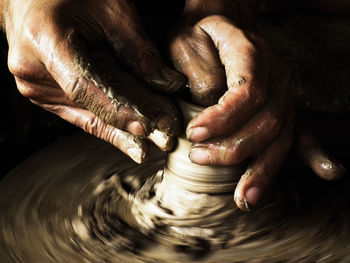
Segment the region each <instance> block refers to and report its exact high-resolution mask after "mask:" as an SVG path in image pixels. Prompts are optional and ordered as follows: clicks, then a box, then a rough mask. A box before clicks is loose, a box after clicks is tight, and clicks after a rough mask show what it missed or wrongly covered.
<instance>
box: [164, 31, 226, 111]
mask: <svg viewBox="0 0 350 263" xmlns="http://www.w3.org/2000/svg"><path fill="white" fill-rule="evenodd" d="M175 34H176V36H173V37H172V39H171V41H170V42H171V45H170V53H171V58H172V61H173V64H174V66H175V68H176V69H177V70H179V71H180V72H182V73H183V74H184V75H185V76H186V77H187V79H188V83H189V89H190V91H191V94H192V101H193V102H194V103H196V104H199V105H205V106H209V105H212V104H214V103H217V101H218V99H219V98H220V97H221V96H222V94H223V93H224V92H225V91H226V89H227V86H226V76H225V71H224V68H223V66H222V64H221V61H220V58H219V55H218V52H217V49H216V47H215V46H214V44H213V42H212V40H211V39H210V37H209V36H208V35H207V34H206V33H205V32H204V31H203V30H198V28H197V30H193V31H191V32H180V33H179V32H177V33H174V35H175Z"/></svg>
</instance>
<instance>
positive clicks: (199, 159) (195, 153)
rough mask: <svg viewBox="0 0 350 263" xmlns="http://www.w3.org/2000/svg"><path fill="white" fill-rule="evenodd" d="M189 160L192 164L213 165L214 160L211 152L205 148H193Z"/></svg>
mask: <svg viewBox="0 0 350 263" xmlns="http://www.w3.org/2000/svg"><path fill="white" fill-rule="evenodd" d="M189 158H190V160H191V161H192V162H194V163H197V164H211V163H212V159H211V155H210V152H209V151H208V150H207V149H203V148H192V150H191V151H190V155H189Z"/></svg>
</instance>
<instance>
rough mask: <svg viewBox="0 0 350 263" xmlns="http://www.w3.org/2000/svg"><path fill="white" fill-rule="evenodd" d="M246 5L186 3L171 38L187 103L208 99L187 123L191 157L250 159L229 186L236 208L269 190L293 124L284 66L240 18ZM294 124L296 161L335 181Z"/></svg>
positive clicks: (317, 148)
mask: <svg viewBox="0 0 350 263" xmlns="http://www.w3.org/2000/svg"><path fill="white" fill-rule="evenodd" d="M203 2H205V3H206V4H204V3H203ZM219 2H220V3H221V4H222V5H220V3H219ZM234 2H235V3H236V4H237V6H239V7H241V11H242V12H239V13H240V18H241V19H235V18H237V12H232V10H234V8H233V7H232V6H231V8H230V6H227V4H230V3H231V4H233V3H234ZM248 2H250V4H251V6H254V3H253V2H254V1H230V0H227V1H217V2H215V3H214V2H208V1H207V0H187V3H188V5H187V6H186V8H185V12H184V13H185V17H184V21H183V23H182V24H181V25H180V26H179V28H178V29H177V30H176V31H175V33H174V34H173V36H172V38H171V42H170V52H171V56H172V60H173V62H174V65H175V67H176V68H177V69H178V70H179V71H181V72H183V73H184V74H185V75H186V76H187V77H188V80H189V88H190V90H191V93H192V100H193V101H194V102H196V103H198V104H201V105H207V106H209V105H212V104H214V105H213V106H210V107H208V108H207V109H206V110H204V111H203V112H202V113H200V114H199V115H198V116H197V117H196V118H194V119H193V120H192V121H191V122H190V123H189V125H188V127H187V131H186V133H187V137H188V138H189V139H190V140H192V141H193V142H194V144H193V147H192V150H191V153H190V158H191V160H192V161H193V162H195V163H198V164H206V165H208V164H209V165H210V164H212V165H233V164H236V163H240V162H243V161H245V160H250V164H249V165H248V168H247V170H246V172H245V173H244V174H243V175H242V177H241V179H240V181H239V183H238V185H237V188H236V190H235V201H236V203H237V205H238V207H240V208H241V209H243V210H248V209H249V206H250V205H255V204H256V203H257V202H258V201H259V200H260V199H261V197H262V195H263V194H264V193H265V192H266V191H267V190H268V187H269V185H270V184H271V181H272V180H273V177H274V176H275V175H276V174H277V172H278V170H279V168H280V167H281V165H282V164H283V162H284V159H285V158H286V156H287V154H288V152H289V149H290V147H291V144H292V138H293V126H294V110H293V101H292V94H291V90H290V88H289V85H288V83H289V70H288V68H287V67H286V66H284V65H283V64H282V63H281V62H280V61H279V60H278V59H277V58H276V57H275V56H274V55H273V53H272V51H271V50H270V48H269V47H268V45H267V44H266V43H265V42H264V41H263V39H261V38H260V37H259V36H258V35H256V34H254V33H252V31H250V30H247V28H249V29H252V24H253V23H252V22H251V21H252V20H250V22H249V19H247V18H248V17H249V15H251V14H253V13H254V12H249V10H251V9H249V6H248V5H246V4H247V3H248ZM225 5H226V6H225ZM242 7H245V8H242ZM210 14H216V15H210ZM218 14H222V15H218ZM193 17H195V18H198V17H199V18H200V19H199V20H198V21H197V22H196V21H195V20H194V19H193ZM203 17H204V18H203ZM228 17H231V18H233V19H228ZM242 18H243V20H242ZM244 20H245V21H244ZM193 21H195V22H193ZM299 126H300V125H298V129H297V136H296V149H297V152H298V153H299V155H300V157H301V159H302V160H303V162H304V163H305V164H306V165H308V166H309V167H311V169H312V170H313V171H314V172H315V173H316V174H318V175H319V176H320V177H322V178H324V179H327V180H334V179H339V178H340V177H341V176H342V175H343V174H344V172H345V171H344V168H343V167H342V166H341V165H340V164H339V163H337V162H336V161H334V160H333V159H332V158H331V157H330V155H329V154H327V153H326V151H325V150H324V149H323V148H322V146H321V144H320V143H319V142H318V140H317V139H316V138H315V137H313V136H312V135H311V134H310V133H308V132H306V130H305V129H304V128H300V127H299Z"/></svg>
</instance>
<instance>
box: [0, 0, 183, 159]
mask: <svg viewBox="0 0 350 263" xmlns="http://www.w3.org/2000/svg"><path fill="white" fill-rule="evenodd" d="M4 2H6V3H4ZM2 6H3V7H5V8H6V10H3V12H4V22H5V25H6V31H7V38H8V43H9V57H8V64H9V69H10V71H11V72H12V74H13V75H14V76H15V80H16V83H17V87H18V89H19V91H20V92H21V93H22V94H23V95H24V96H26V97H27V98H29V99H30V100H31V101H32V102H33V103H35V104H38V105H40V106H41V107H43V108H44V109H46V110H48V111H51V112H53V113H55V114H57V115H59V116H60V117H62V118H63V119H65V120H67V121H69V122H71V123H73V124H75V125H77V126H79V127H81V128H82V129H84V130H85V131H87V132H89V133H91V134H93V135H95V136H97V137H99V138H102V139H104V140H106V141H108V142H110V143H111V144H113V145H115V146H116V147H117V148H119V149H120V150H121V151H123V152H124V153H126V154H127V155H129V156H130V157H131V158H132V159H134V160H135V161H136V162H139V163H140V162H142V161H143V160H144V159H145V155H146V151H147V144H145V141H144V139H143V137H146V136H147V137H148V138H150V139H151V140H153V141H154V143H155V144H157V145H158V147H159V148H161V149H162V150H169V149H170V148H171V147H172V143H173V140H172V136H175V135H177V134H178V133H179V132H180V126H179V119H178V117H177V111H176V108H175V107H174V106H173V105H172V104H171V103H170V101H168V100H167V99H166V98H164V97H162V96H160V95H158V94H156V93H154V92H152V91H150V90H148V89H147V88H146V85H148V86H150V87H152V88H153V89H154V90H157V91H160V92H163V93H173V92H176V91H177V90H178V89H180V88H181V87H182V86H183V84H184V77H183V76H182V75H181V74H180V73H177V72H176V71H174V70H171V69H169V68H168V67H167V66H166V65H165V63H164V62H163V60H162V59H161V57H160V55H159V53H158V51H157V50H156V48H155V47H154V46H153V45H152V43H151V41H150V40H149V39H148V37H147V36H146V34H145V32H144V30H143V28H142V25H141V24H140V21H139V19H138V16H137V13H136V11H135V9H134V7H133V6H132V5H130V4H129V2H128V1H126V0H104V1H93V0H84V1H79V0H77V1H72V0H53V1H44V0H29V1H24V2H23V1H20V0H9V1H3V4H2Z"/></svg>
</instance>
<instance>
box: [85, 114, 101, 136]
mask: <svg viewBox="0 0 350 263" xmlns="http://www.w3.org/2000/svg"><path fill="white" fill-rule="evenodd" d="M104 126H105V124H104V123H103V122H101V120H100V119H99V118H97V117H96V116H91V117H89V118H88V119H87V120H86V121H85V122H84V123H83V125H82V128H83V130H84V131H85V132H87V133H90V134H92V135H94V136H96V137H99V138H102V135H103V134H102V131H104V130H105V127H104Z"/></svg>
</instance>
